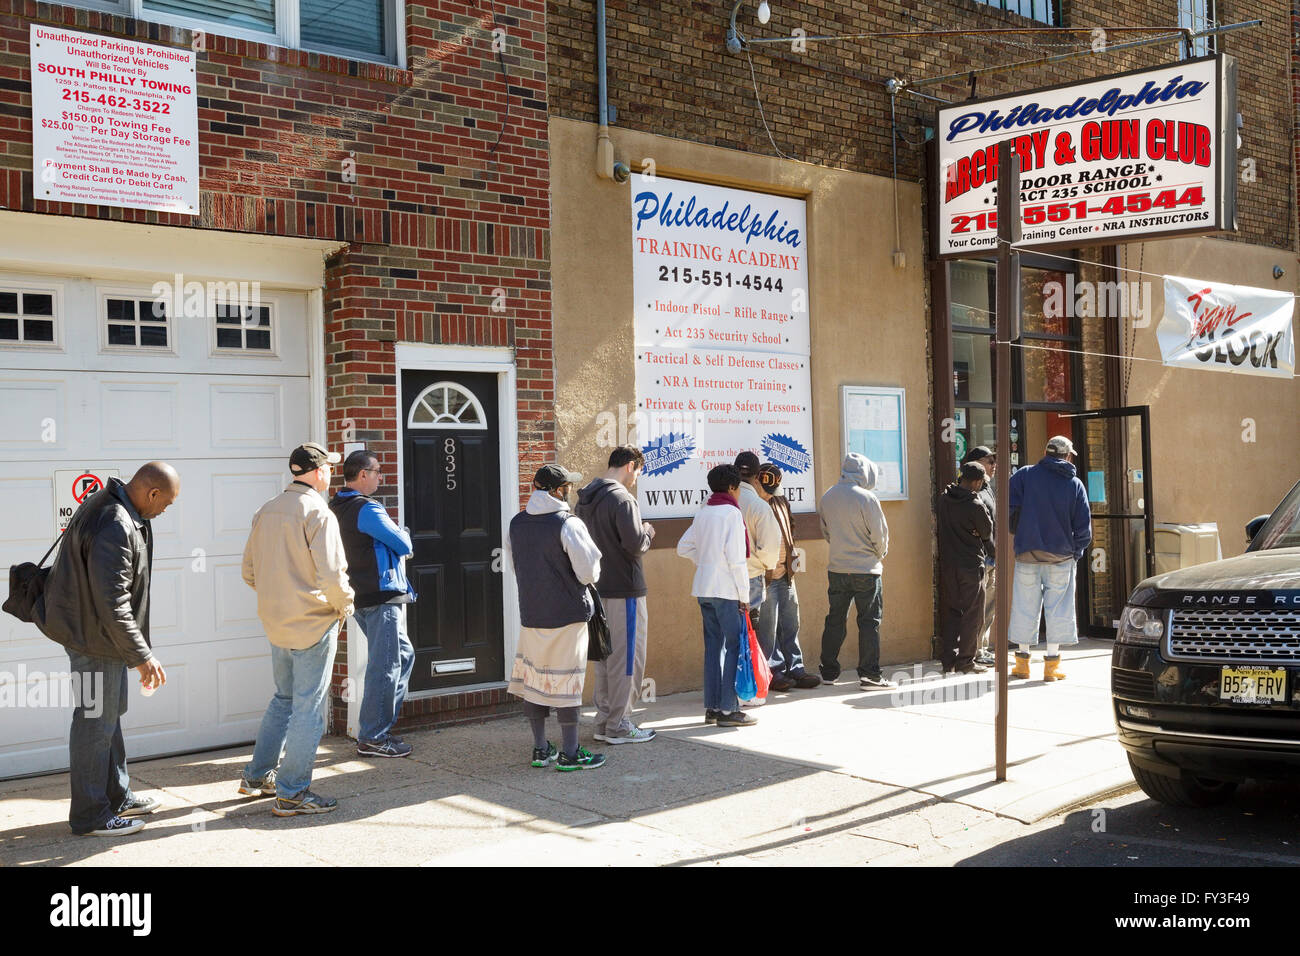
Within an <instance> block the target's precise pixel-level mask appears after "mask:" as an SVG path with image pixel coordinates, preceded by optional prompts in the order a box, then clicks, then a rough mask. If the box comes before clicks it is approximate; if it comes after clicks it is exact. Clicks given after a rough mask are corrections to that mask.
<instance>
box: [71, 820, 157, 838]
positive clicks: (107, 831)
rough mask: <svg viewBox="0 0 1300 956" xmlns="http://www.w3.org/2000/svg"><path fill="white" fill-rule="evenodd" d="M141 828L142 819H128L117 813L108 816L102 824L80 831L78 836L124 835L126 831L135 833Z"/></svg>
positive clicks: (142, 825) (142, 827) (142, 826)
mask: <svg viewBox="0 0 1300 956" xmlns="http://www.w3.org/2000/svg"><path fill="white" fill-rule="evenodd" d="M143 829H144V821H143V820H136V819H130V820H128V819H127V818H126V817H124V816H121V815H118V816H112V817H109V818H108V819H107V820H106V821H105V822H104V825H103V826H101V827H99V828H98V829H95V830H89V831H87V832H86V833H82V834H80V836H126V835H127V834H128V833H137V832H139V831H140V830H143Z"/></svg>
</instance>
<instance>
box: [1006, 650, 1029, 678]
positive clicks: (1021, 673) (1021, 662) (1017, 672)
mask: <svg viewBox="0 0 1300 956" xmlns="http://www.w3.org/2000/svg"><path fill="white" fill-rule="evenodd" d="M1008 676H1009V677H1024V678H1028V677H1029V655H1028V654H1021V653H1020V652H1019V651H1016V666H1015V667H1013V668H1011V673H1010V674H1009V675H1008Z"/></svg>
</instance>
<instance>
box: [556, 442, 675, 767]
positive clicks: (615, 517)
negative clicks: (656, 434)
mask: <svg viewBox="0 0 1300 956" xmlns="http://www.w3.org/2000/svg"><path fill="white" fill-rule="evenodd" d="M644 467H645V455H643V454H642V453H641V450H640V449H639V448H636V447H634V446H632V445H620V446H619V447H618V448H615V449H614V450H613V451H612V452H611V453H610V456H609V467H608V469H607V470H606V471H605V474H604V475H603V476H602V477H600V478H596V479H593V480H592V481H591V482H590V483H589V484H588V485H587V486H586V487H585V488H583V489H582V490H581V491H579V492H578V507H577V508H576V509H575V510H574V514H576V515H577V516H578V517H579V518H581V519H582V520H583V522H584V523H585V524H586V526H587V530H588V531H589V532H590V533H591V539H592V540H593V541H595V542H596V547H598V548H600V555H601V560H600V569H601V570H600V580H599V581H597V582H596V590H597V591H598V592H599V593H600V601H601V604H603V605H604V606H605V618H606V619H607V620H608V621H609V640H610V645H611V652H610V655H609V657H607V658H605V659H604V660H603V661H593V662H592V666H593V667H594V668H595V671H596V687H595V691H594V693H593V699H594V701H595V704H596V730H595V737H596V739H597V740H603V741H605V742H606V743H610V744H639V743H645V742H646V741H649V740H654V738H655V732H654V731H653V730H642V729H641V728H640V727H637V726H636V725H635V724H633V723H632V716H631V715H632V703H633V702H634V701H635V700H636V696H637V693H638V691H640V689H641V681H642V679H643V678H644V676H645V651H646V602H645V595H646V586H645V574H644V572H643V571H642V570H641V556H642V555H643V554H644V553H645V552H646V551H647V550H649V548H650V542H651V540H652V539H653V538H654V536H655V534H654V528H652V527H651V526H650V524H649V522H646V521H642V520H641V509H640V508H639V507H638V506H637V503H636V497H635V496H634V495H633V494H632V488H634V487H635V486H636V479H637V476H638V475H639V474H641V469H642V468H644Z"/></svg>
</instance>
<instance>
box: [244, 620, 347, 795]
mask: <svg viewBox="0 0 1300 956" xmlns="http://www.w3.org/2000/svg"><path fill="white" fill-rule="evenodd" d="M338 639H339V625H338V622H337V621H335V622H334V623H333V624H332V625H330V629H329V630H328V631H326V632H325V636H324V637H322V638H321V639H320V640H319V641H317V642H316V643H315V644H313V645H312V646H311V647H309V648H307V649H306V650H301V651H292V650H289V649H288V648H287V647H275V646H274V645H273V646H272V647H271V672H272V674H273V675H274V677H275V696H274V697H272V698H271V703H270V704H269V705H268V706H267V708H266V714H265V716H263V717H262V726H261V727H259V728H258V731H257V743H256V744H255V745H254V747H253V759H252V760H251V761H249V763H248V766H246V767H245V768H244V779H245V780H248V781H258V780H262V779H264V778H265V777H266V775H267V774H268V773H270V772H271V771H272V770H277V766H276V765H277V764H278V765H279V767H278V770H277V773H276V782H275V783H276V786H275V790H276V795H277V796H280V797H284V798H291V797H296V796H298V794H300V793H302V792H303V791H304V790H306V789H307V788H308V787H309V786H311V771H312V765H313V764H315V762H316V747H317V745H318V744H320V738H321V735H322V734H323V733H325V714H324V712H323V705H324V703H325V693H326V691H328V690H329V686H330V672H331V670H332V669H333V666H334V650H335V648H336V647H337V646H338ZM282 758H283V759H282Z"/></svg>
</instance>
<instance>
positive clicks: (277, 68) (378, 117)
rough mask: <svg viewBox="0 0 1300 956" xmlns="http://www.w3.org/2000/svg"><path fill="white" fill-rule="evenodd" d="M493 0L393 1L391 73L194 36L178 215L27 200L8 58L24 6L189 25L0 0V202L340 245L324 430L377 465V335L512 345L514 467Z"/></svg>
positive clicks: (388, 380)
mask: <svg viewBox="0 0 1300 956" xmlns="http://www.w3.org/2000/svg"><path fill="white" fill-rule="evenodd" d="M495 9H496V14H497V19H496V21H495V23H494V21H493V18H492V13H491V10H492V7H491V6H487V5H484V4H481V3H469V2H455V0H434V2H427V3H422V2H415V0H408V2H407V4H406V24H405V31H406V43H407V56H408V68H407V69H404V70H401V69H396V68H393V67H384V66H376V65H371V64H365V63H357V62H355V61H349V60H346V59H341V58H338V57H332V56H325V55H321V54H312V53H306V52H302V51H294V50H285V49H283V48H278V47H271V46H267V45H263V44H258V43H252V42H246V41H242V40H233V39H229V38H224V37H221V36H219V35H213V34H208V35H207V36H206V52H204V53H201V54H200V55H199V57H198V64H199V67H198V75H199V89H198V97H199V100H198V105H199V162H200V178H201V189H202V193H201V211H200V214H199V215H197V216H192V217H191V216H185V215H177V214H166V213H155V212H148V211H144V210H133V209H116V208H109V207H97V206H92V207H85V206H74V205H71V204H64V203H51V202H46V201H43V200H37V199H34V198H33V194H32V172H31V162H32V159H31V142H32V138H31V137H32V128H31V126H32V124H31V95H30V65H29V57H28V54H29V50H28V45H29V27H30V24H31V23H43V24H48V25H57V26H63V27H66V28H70V29H78V30H84V31H88V32H96V33H106V34H112V35H116V36H122V37H127V38H131V39H135V40H138V41H141V42H149V43H155V44H160V45H171V46H182V47H189V46H190V43H191V35H190V33H189V31H187V30H182V29H179V28H177V29H173V28H170V27H164V26H159V25H156V24H149V23H146V22H143V21H134V20H128V19H125V18H122V17H114V16H110V15H108V14H101V13H96V12H94V11H87V10H82V9H77V8H73V7H67V6H63V5H60V4H52V3H35V2H31V0H0V207H4V208H9V209H21V210H25V211H29V212H36V213H50V214H55V215H64V216H84V217H90V218H102V219H116V220H124V221H128V222H142V223H156V224H161V225H169V226H180V227H186V228H197V229H222V230H231V231H236V232H250V233H257V234H270V235H279V236H298V237H308V238H315V239H336V240H340V241H341V242H345V243H347V246H346V247H345V248H344V249H342V250H341V251H340V252H338V253H337V254H336V255H335V256H334V257H333V258H332V259H331V260H330V261H329V262H328V263H327V269H326V290H325V312H326V330H325V353H326V362H327V367H326V373H327V418H328V428H329V441H330V442H331V443H333V444H338V443H340V442H341V441H342V440H343V439H344V437H345V435H344V429H345V426H346V425H351V426H353V428H354V429H355V433H354V434H355V440H358V441H365V442H366V443H367V444H368V445H369V446H370V447H371V448H372V449H374V450H375V451H376V452H377V453H378V454H379V457H380V459H381V461H382V462H383V465H384V471H385V473H386V474H387V475H389V476H392V477H393V479H394V480H395V477H396V474H397V467H396V465H397V461H396V455H397V451H398V431H397V421H396V418H395V407H396V406H395V397H396V387H397V383H396V368H395V360H394V342H396V341H413V342H434V343H444V344H457V345H492V346H513V347H514V348H515V349H516V354H517V359H518V366H519V368H518V380H519V389H520V401H519V407H518V409H517V414H518V417H519V446H520V448H519V450H520V465H519V468H520V473H521V475H525V476H527V478H528V479H531V476H532V473H533V472H534V471H535V470H536V468H537V467H538V466H539V465H540V464H541V463H542V462H543V461H544V460H546V459H547V458H549V457H550V456H551V455H552V454H553V450H554V443H555V432H554V420H553V419H554V416H553V412H552V402H553V399H554V394H555V392H554V388H555V385H554V363H553V361H552V356H551V343H552V337H551V328H550V321H551V314H550V287H551V286H550V238H549V231H548V230H549V226H550V205H549V192H548V190H549V177H550V171H549V167H548V162H549V154H548V149H547V141H546V137H547V126H546V120H547V112H546V111H547V90H546V68H547V66H546V37H545V7H544V4H543V0H502V2H500V3H497V4H496V7H495ZM494 26H498V27H501V28H502V29H504V30H505V40H506V47H505V51H504V60H505V66H506V70H507V71H508V79H504V78H503V77H502V73H501V67H500V65H499V62H498V59H497V57H496V55H495V53H494V51H493V50H492V46H491V45H492V39H493V34H492V31H493V28H494ZM345 159H350V160H352V161H354V162H355V181H347V180H348V179H349V178H350V177H345V173H344V160H345ZM497 289H501V290H504V299H501V298H499V297H497V296H496V295H495V290H497ZM349 437H351V436H349ZM397 493H398V489H397V488H396V486H395V484H393V485H389V486H387V487H385V488H381V489H380V495H381V496H382V497H385V498H386V499H387V501H388V503H389V504H390V505H392V506H395V505H396V500H397ZM342 647H343V645H341V650H340V653H339V658H338V661H339V664H338V669H339V670H338V677H339V678H340V679H341V678H342V677H343V676H344V674H343V668H344V664H345V662H346V654H345V653H344V652H343V650H342ZM338 690H339V688H338V687H336V692H338ZM470 703H473V702H470ZM485 703H486V702H485ZM496 703H497V702H495V701H494V702H492V704H493V706H495V705H496ZM336 707H337V708H341V701H337V700H336ZM339 712H341V710H339V709H336V713H339Z"/></svg>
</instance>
